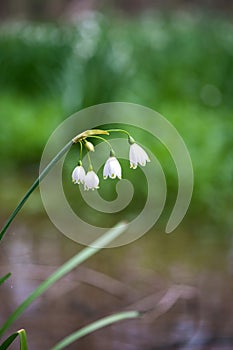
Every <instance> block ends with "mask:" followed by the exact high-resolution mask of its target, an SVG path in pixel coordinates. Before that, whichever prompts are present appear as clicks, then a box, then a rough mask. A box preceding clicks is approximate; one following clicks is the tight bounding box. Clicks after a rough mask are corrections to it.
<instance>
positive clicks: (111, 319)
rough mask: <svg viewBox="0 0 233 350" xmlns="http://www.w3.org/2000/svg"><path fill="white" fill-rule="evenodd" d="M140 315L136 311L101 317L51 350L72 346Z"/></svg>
mask: <svg viewBox="0 0 233 350" xmlns="http://www.w3.org/2000/svg"><path fill="white" fill-rule="evenodd" d="M140 316H141V314H140V312H138V311H125V312H119V313H117V314H114V315H110V316H107V317H103V318H101V319H99V320H97V321H95V322H93V323H90V324H89V325H87V326H85V327H83V328H81V329H79V330H78V331H76V332H74V333H72V334H70V335H68V336H67V337H65V338H64V339H63V340H61V341H60V342H59V343H57V344H56V345H55V346H54V347H53V348H52V349H51V350H61V349H64V348H66V347H67V346H68V345H70V344H72V343H73V342H75V341H76V340H78V339H80V338H82V337H84V336H85V335H88V334H90V333H92V332H94V331H96V330H98V329H101V328H103V327H106V326H110V325H111V324H113V323H116V322H119V321H123V320H127V319H130V318H138V317H140Z"/></svg>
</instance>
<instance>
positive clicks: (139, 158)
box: [129, 137, 150, 169]
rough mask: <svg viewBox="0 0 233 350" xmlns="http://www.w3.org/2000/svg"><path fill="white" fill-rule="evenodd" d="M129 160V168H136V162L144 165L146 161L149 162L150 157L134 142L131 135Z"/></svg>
mask: <svg viewBox="0 0 233 350" xmlns="http://www.w3.org/2000/svg"><path fill="white" fill-rule="evenodd" d="M129 143H130V149H129V160H130V168H133V169H136V168H137V166H138V164H140V165H142V166H145V165H146V162H150V159H149V157H148V155H147V153H146V152H145V151H144V149H143V148H142V147H141V146H139V145H138V144H136V143H135V141H134V139H133V138H132V137H130V138H129Z"/></svg>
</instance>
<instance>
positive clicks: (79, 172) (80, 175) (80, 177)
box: [72, 163, 86, 184]
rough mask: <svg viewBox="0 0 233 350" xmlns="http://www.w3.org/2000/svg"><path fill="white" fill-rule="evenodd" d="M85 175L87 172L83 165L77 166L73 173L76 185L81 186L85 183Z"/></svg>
mask: <svg viewBox="0 0 233 350" xmlns="http://www.w3.org/2000/svg"><path fill="white" fill-rule="evenodd" d="M85 175H86V172H85V170H84V168H83V166H82V165H81V163H80V164H79V165H78V166H76V168H74V170H73V172H72V181H73V183H74V184H80V183H82V184H83V183H84V179H85Z"/></svg>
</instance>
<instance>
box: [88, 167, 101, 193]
mask: <svg viewBox="0 0 233 350" xmlns="http://www.w3.org/2000/svg"><path fill="white" fill-rule="evenodd" d="M95 188H99V178H98V176H97V175H96V173H95V172H94V171H93V170H90V171H88V172H87V174H86V176H85V179H84V190H85V191H88V190H94V189H95Z"/></svg>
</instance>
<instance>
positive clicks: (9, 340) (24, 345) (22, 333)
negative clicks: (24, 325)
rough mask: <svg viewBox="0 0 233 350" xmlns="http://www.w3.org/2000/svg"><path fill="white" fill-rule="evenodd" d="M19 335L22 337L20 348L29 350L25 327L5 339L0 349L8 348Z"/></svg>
mask: <svg viewBox="0 0 233 350" xmlns="http://www.w3.org/2000/svg"><path fill="white" fill-rule="evenodd" d="M18 336H19V339H20V350H28V345H27V336H26V332H25V330H24V329H20V330H19V331H18V332H15V333H13V334H11V335H10V336H9V337H8V338H7V339H6V340H5V341H4V343H2V345H0V350H6V349H8V348H9V346H10V345H11V344H12V343H13V341H14V340H15V339H16V338H17V337H18Z"/></svg>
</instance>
